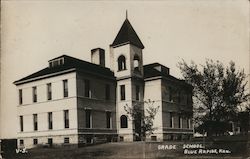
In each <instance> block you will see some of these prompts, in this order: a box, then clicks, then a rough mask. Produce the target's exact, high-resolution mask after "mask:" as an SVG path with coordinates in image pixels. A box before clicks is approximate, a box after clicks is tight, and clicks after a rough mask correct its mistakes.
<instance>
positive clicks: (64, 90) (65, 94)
mask: <svg viewBox="0 0 250 159" xmlns="http://www.w3.org/2000/svg"><path fill="white" fill-rule="evenodd" d="M68 96H69V90H68V80H63V97H68Z"/></svg>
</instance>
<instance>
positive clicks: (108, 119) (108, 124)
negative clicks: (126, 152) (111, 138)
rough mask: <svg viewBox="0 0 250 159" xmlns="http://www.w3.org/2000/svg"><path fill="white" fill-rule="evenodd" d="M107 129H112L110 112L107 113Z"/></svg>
mask: <svg viewBox="0 0 250 159" xmlns="http://www.w3.org/2000/svg"><path fill="white" fill-rule="evenodd" d="M106 128H109V129H111V128H112V113H111V112H110V111H106Z"/></svg>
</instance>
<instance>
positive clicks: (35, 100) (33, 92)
mask: <svg viewBox="0 0 250 159" xmlns="http://www.w3.org/2000/svg"><path fill="white" fill-rule="evenodd" d="M32 96H33V103H36V102H37V87H36V86H34V87H32Z"/></svg>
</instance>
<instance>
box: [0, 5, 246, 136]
mask: <svg viewBox="0 0 250 159" xmlns="http://www.w3.org/2000/svg"><path fill="white" fill-rule="evenodd" d="M126 10H127V11H128V19H129V21H130V22H131V24H132V26H133V27H134V29H135V31H136V32H137V34H138V36H139V37H140V39H141V41H142V43H143V44H144V46H145V49H144V50H143V56H144V57H143V58H144V59H143V60H144V64H149V63H153V62H159V63H161V64H163V65H165V66H167V67H169V68H170V74H171V75H173V76H176V77H178V78H181V73H180V70H179V69H178V68H177V63H178V62H179V61H181V60H182V59H184V60H185V61H187V62H190V61H191V60H193V61H194V62H196V63H198V64H204V62H205V60H206V59H212V60H219V61H221V62H222V63H223V64H224V65H228V63H229V62H230V61H231V60H233V61H234V62H235V63H236V66H237V68H238V69H244V70H245V72H246V73H247V74H248V73H249V50H250V49H249V48H250V46H249V43H250V40H249V28H250V26H249V25H250V23H249V19H250V17H249V1H248V0H227V1H225V0H210V1H207V0H200V1H198V0H176V1H174V0H166V1H164V0H158V1H150V0H148V1H147V0H146V1H140V0H136V1H132V0H131V1H126V2H125V1H80V0H75V1H73V0H68V1H63V0H52V1H47V0H33V1H32V0H26V1H25V0H22V1H17V0H11V1H10V0H3V1H2V2H1V60H0V61H1V85H0V86H1V96H0V97H1V100H0V101H1V103H0V104H1V105H0V138H15V137H16V132H17V127H18V121H17V114H16V107H17V104H18V98H17V89H16V87H15V85H14V84H13V82H14V81H16V80H18V79H20V78H22V77H25V76H27V75H29V74H31V73H34V72H36V71H38V70H40V69H43V68H45V67H47V66H48V60H50V59H53V58H55V57H58V56H60V55H62V54H66V55H69V56H73V57H76V58H79V59H82V60H85V61H90V55H91V54H90V50H91V49H93V48H96V47H101V48H103V49H105V51H106V67H109V45H110V44H111V43H112V42H113V40H114V38H115V36H116V35H117V33H118V31H119V29H120V27H121V25H122V23H123V21H124V20H125V17H126V14H125V13H126Z"/></svg>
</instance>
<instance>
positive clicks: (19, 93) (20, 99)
mask: <svg viewBox="0 0 250 159" xmlns="http://www.w3.org/2000/svg"><path fill="white" fill-rule="evenodd" d="M18 95H19V105H22V104H23V90H22V89H19V90H18Z"/></svg>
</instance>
